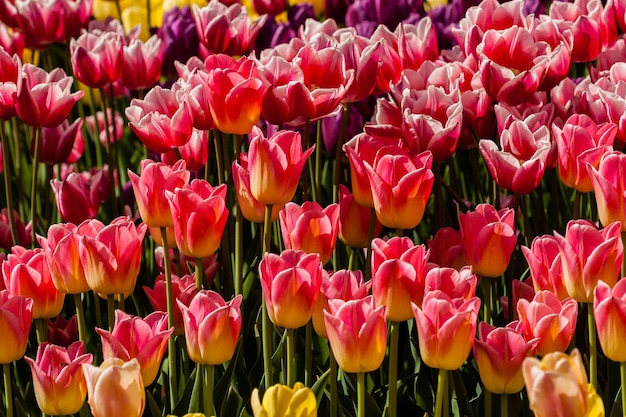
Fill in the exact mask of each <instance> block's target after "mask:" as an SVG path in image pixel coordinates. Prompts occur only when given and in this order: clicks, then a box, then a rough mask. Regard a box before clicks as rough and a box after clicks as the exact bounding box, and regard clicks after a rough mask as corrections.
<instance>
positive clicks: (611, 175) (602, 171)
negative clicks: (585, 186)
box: [587, 152, 626, 231]
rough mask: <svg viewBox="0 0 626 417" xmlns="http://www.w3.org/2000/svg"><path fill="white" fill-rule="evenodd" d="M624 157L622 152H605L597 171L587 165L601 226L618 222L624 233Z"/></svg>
mask: <svg viewBox="0 0 626 417" xmlns="http://www.w3.org/2000/svg"><path fill="white" fill-rule="evenodd" d="M624 167H626V155H624V154H623V153H622V152H607V153H606V154H604V155H603V156H602V159H600V163H599V164H598V167H597V169H596V168H595V167H594V166H592V165H587V171H588V173H589V176H590V177H591V183H592V185H593V191H594V195H595V197H596V203H597V205H598V217H599V218H600V222H601V223H602V225H603V226H605V227H606V226H608V225H609V224H611V223H613V222H616V221H619V222H620V224H621V225H622V231H626V208H625V206H626V204H625V203H626V199H625V198H624V196H625V193H624V187H625V186H626V177H625V175H626V169H625V168H624Z"/></svg>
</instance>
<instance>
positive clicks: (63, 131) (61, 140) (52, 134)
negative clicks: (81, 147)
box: [30, 119, 83, 165]
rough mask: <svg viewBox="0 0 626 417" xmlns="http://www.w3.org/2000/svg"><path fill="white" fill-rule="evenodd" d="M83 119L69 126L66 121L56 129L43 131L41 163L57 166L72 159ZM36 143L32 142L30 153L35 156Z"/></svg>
mask: <svg viewBox="0 0 626 417" xmlns="http://www.w3.org/2000/svg"><path fill="white" fill-rule="evenodd" d="M82 124H83V122H82V119H76V120H75V121H74V123H72V124H69V123H68V122H67V121H66V120H64V121H63V122H62V123H61V124H60V125H58V126H56V127H44V128H43V129H41V144H40V158H39V162H42V163H44V164H48V165H55V164H60V163H63V162H66V161H67V159H68V158H69V157H70V155H71V153H72V150H73V148H74V144H75V143H76V141H77V139H79V140H82V138H79V137H78V136H79V134H80V129H81V127H82ZM34 145H35V142H34V141H32V142H31V147H30V153H31V156H34V154H35V149H34Z"/></svg>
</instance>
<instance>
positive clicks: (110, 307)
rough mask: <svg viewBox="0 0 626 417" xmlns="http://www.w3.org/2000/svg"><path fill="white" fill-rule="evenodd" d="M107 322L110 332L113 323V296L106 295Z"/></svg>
mask: <svg viewBox="0 0 626 417" xmlns="http://www.w3.org/2000/svg"><path fill="white" fill-rule="evenodd" d="M107 322H108V325H109V331H110V332H112V331H113V324H114V323H115V294H107Z"/></svg>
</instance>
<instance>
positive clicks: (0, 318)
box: [0, 290, 33, 364]
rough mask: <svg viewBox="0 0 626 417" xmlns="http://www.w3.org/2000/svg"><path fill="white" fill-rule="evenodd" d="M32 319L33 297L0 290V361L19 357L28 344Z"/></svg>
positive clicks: (9, 360) (13, 359) (22, 354)
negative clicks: (0, 338)
mask: <svg viewBox="0 0 626 417" xmlns="http://www.w3.org/2000/svg"><path fill="white" fill-rule="evenodd" d="M32 320H33V299H32V298H26V297H23V296H20V295H12V294H11V292H10V291H8V290H2V291H0V334H2V338H3V341H4V343H2V347H0V363H2V364H7V363H11V362H13V361H16V360H18V359H21V358H22V357H23V356H24V353H25V352H26V347H27V346H28V335H29V334H30V325H31V323H32Z"/></svg>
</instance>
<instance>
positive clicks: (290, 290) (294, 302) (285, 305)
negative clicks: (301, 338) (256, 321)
mask: <svg viewBox="0 0 626 417" xmlns="http://www.w3.org/2000/svg"><path fill="white" fill-rule="evenodd" d="M259 273H260V275H261V288H262V289H263V297H264V298H265V304H266V305H267V314H268V315H269V318H270V320H271V321H272V323H274V324H275V325H277V326H280V327H284V328H287V329H297V328H298V327H302V326H304V325H305V324H307V323H308V321H309V320H310V319H311V316H312V315H313V311H314V309H315V304H316V302H317V298H318V297H319V294H320V289H321V286H322V263H321V261H320V256H319V255H318V254H317V253H305V252H302V251H296V250H293V249H286V250H284V251H283V252H282V253H281V254H280V255H277V254H274V253H266V254H265V256H264V257H263V260H262V261H261V263H260V264H259Z"/></svg>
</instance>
